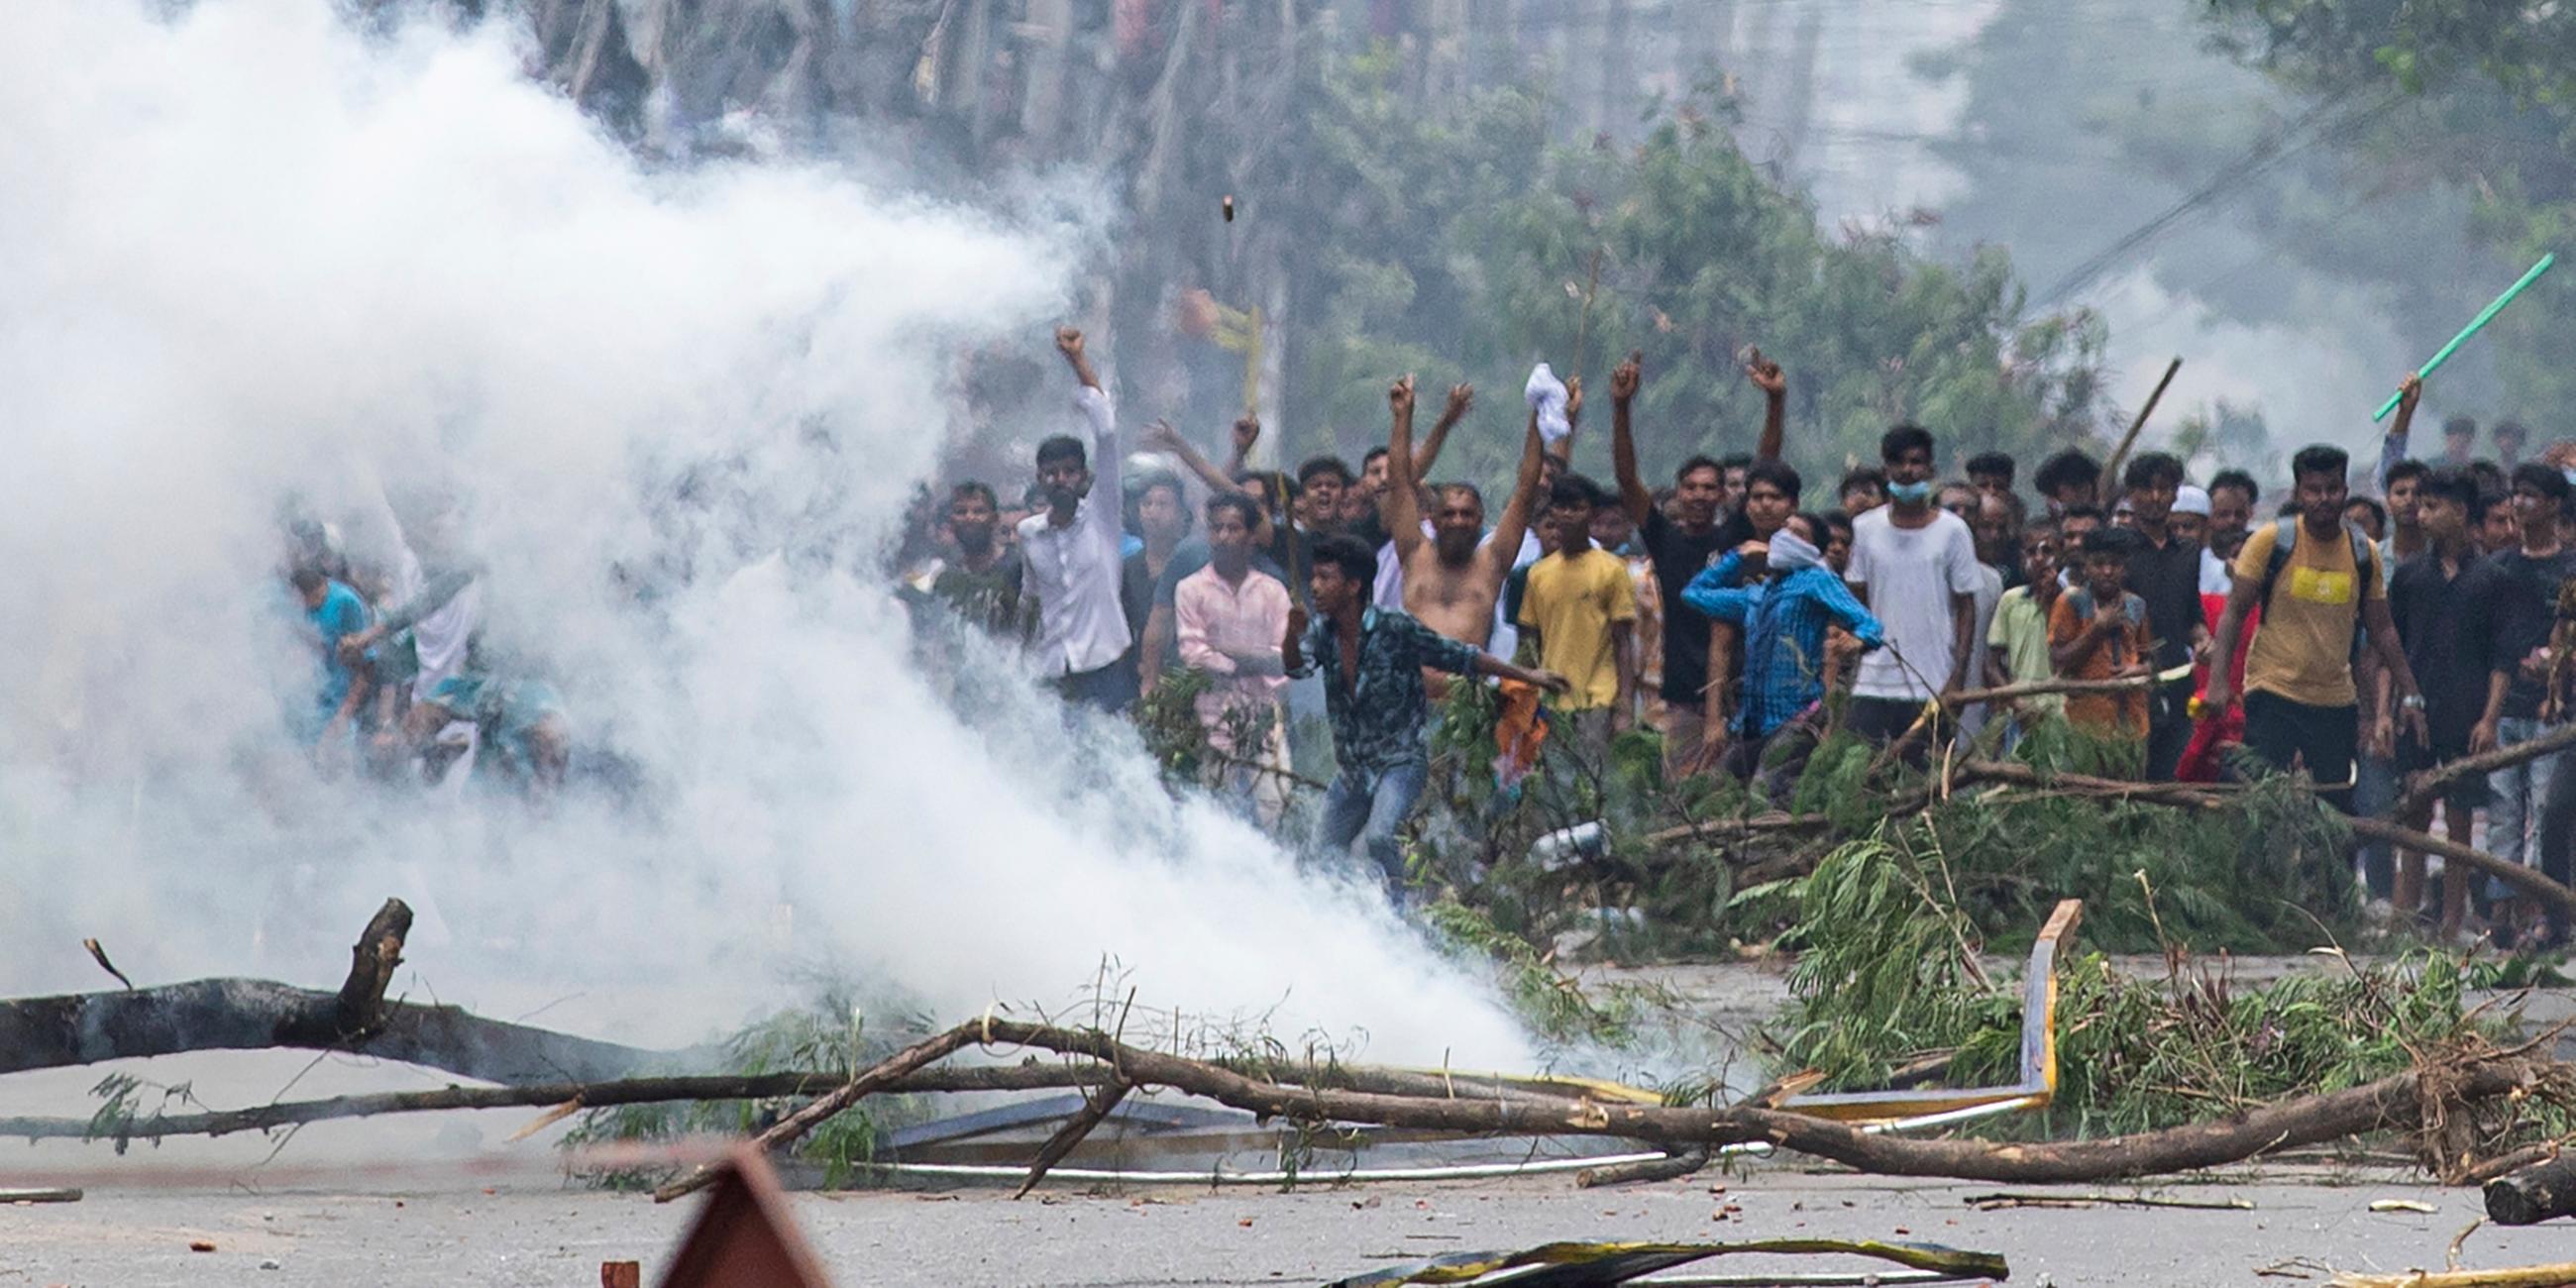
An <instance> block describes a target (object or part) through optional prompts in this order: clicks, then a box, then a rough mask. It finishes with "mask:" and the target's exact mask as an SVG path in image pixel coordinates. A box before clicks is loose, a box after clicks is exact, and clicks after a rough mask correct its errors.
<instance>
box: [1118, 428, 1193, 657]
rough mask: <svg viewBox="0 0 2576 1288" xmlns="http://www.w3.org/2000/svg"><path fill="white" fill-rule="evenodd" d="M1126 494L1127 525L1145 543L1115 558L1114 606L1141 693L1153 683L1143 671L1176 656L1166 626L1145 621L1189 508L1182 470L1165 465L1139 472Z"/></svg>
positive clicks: (1186, 531) (1186, 528)
mask: <svg viewBox="0 0 2576 1288" xmlns="http://www.w3.org/2000/svg"><path fill="white" fill-rule="evenodd" d="M1128 495H1129V497H1130V500H1129V503H1128V506H1127V527H1128V530H1129V531H1130V532H1133V533H1134V534H1135V535H1136V536H1137V537H1138V538H1140V539H1141V541H1142V542H1143V544H1142V545H1141V546H1140V547H1139V548H1137V549H1136V550H1134V551H1131V552H1130V553H1129V554H1128V555H1127V557H1126V558H1125V559H1124V560H1122V561H1121V562H1120V564H1119V569H1118V609H1119V611H1120V612H1121V613H1123V614H1125V615H1126V618H1127V630H1128V633H1129V634H1130V635H1131V636H1133V637H1134V639H1135V640H1136V646H1135V648H1134V649H1133V650H1131V651H1130V652H1129V654H1128V657H1127V664H1128V665H1129V666H1131V667H1134V668H1136V670H1137V682H1138V692H1140V693H1141V692H1143V691H1144V689H1146V688H1148V687H1151V686H1148V685H1145V684H1144V682H1143V679H1144V676H1145V675H1146V674H1147V673H1149V672H1150V673H1152V674H1157V675H1159V674H1161V672H1162V671H1163V669H1164V668H1166V667H1168V666H1171V665H1172V664H1173V663H1174V662H1175V661H1176V660H1178V655H1177V654H1176V653H1175V652H1174V651H1173V648H1172V637H1171V634H1170V632H1168V631H1165V632H1155V631H1153V630H1151V629H1149V627H1150V625H1151V622H1152V617H1153V610H1154V606H1155V603H1154V600H1155V596H1154V588H1155V587H1156V586H1157V585H1159V584H1161V582H1162V579H1163V573H1164V571H1165V570H1166V569H1168V568H1170V567H1171V564H1172V555H1173V552H1174V551H1176V550H1178V549H1179V548H1180V544H1181V541H1182V539H1184V538H1186V537H1188V536H1189V535H1190V508H1189V502H1188V500H1187V499H1186V498H1184V497H1183V495H1182V493H1181V480H1180V476H1179V475H1176V474H1173V473H1171V472H1170V471H1168V470H1160V469H1157V470H1152V471H1149V472H1147V473H1145V474H1143V475H1141V476H1139V477H1138V478H1137V480H1136V482H1135V483H1134V484H1133V485H1131V486H1130V488H1129V489H1128Z"/></svg>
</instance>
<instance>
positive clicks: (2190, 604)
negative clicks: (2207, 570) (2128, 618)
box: [2059, 452, 2209, 782]
mask: <svg viewBox="0 0 2576 1288" xmlns="http://www.w3.org/2000/svg"><path fill="white" fill-rule="evenodd" d="M2120 486H2121V490H2122V492H2123V493H2124V494H2125V499H2126V500H2127V502H2128V505H2129V511H2130V528H2131V530H2132V531H2134V532H2136V533H2137V534H2138V537H2139V540H2138V541H2137V542H2136V543H2134V544H2133V545H2131V546H2130V547H2129V549H2128V551H2127V555H2128V575H2129V582H2128V584H2129V589H2131V590H2132V591H2135V592H2136V593H2137V595H2138V597H2139V598H2140V599H2143V600H2145V601H2146V604H2147V623H2148V628H2149V631H2150V633H2151V634H2152V635H2153V637H2154V638H2155V641H2156V647H2155V654H2154V656H2153V657H2152V658H2151V659H2149V660H2150V661H2152V662H2153V664H2154V667H2155V669H2156V670H2158V671H2173V670H2177V669H2180V668H2184V667H2187V666H2189V664H2190V662H2191V660H2192V658H2193V656H2194V655H2195V654H2197V653H2198V652H2199V651H2200V650H2201V648H2202V647H2203V646H2204V645H2206V644H2207V643H2208V641H2209V631H2208V628H2207V627H2206V626H2205V625H2203V622H2202V618H2201V614H2200V582H2201V568H2200V557H2201V554H2202V553H2203V552H2204V551H2205V550H2206V549H2207V547H2206V546H2205V545H2204V544H2203V543H2201V542H2198V541H2188V540H2185V539H2184V538H2183V537H2181V536H2180V535H2179V534H2177V533H2176V532H2174V530H2173V523H2172V519H2173V504H2174V500H2175V498H2176V496H2177V495H2178V494H2179V492H2180V489H2181V487H2182V462H2181V461H2179V460H2176V459H2174V458H2173V457H2172V456H2170V455H2168V454H2166V453H2164V452H2146V453H2142V454H2140V455H2138V456H2135V457H2132V458H2131V459H2130V461H2129V466H2128V468H2127V469H2126V470H2124V471H2122V473H2121V478H2120ZM2085 549H2086V550H2088V551H2089V550H2091V549H2092V547H2091V546H2089V545H2088V546H2087V547H2085ZM2086 557H2087V558H2088V559H2090V557H2091V556H2090V555H2089V554H2088V555H2087V556H2086ZM2064 669H2065V668H2064V667H2060V668H2059V670H2060V671H2063V670H2064ZM2190 701H2191V680H2190V673H2189V672H2188V671H2184V672H2183V673H2182V675H2181V676H2180V677H2178V678H2177V679H2175V680H2173V681H2170V682H2168V683H2164V684H2159V685H2157V686H2155V687H2154V688H2153V689H2150V690H2149V691H2148V693H2147V712H2148V730H2147V762H2146V775H2147V778H2148V779H2149V780H2151V781H2155V782H2170V781H2172V779H2173V776H2174V768H2175V766H2177V765H2179V764H2180V763H2181V762H2182V751H2183V747H2184V745H2185V744H2187V743H2189V742H2190V741H2191V716H2190V714H2189V712H2188V711H2187V710H2186V707H2187V706H2188V704H2189V703H2190ZM2074 705H2075V704H2073V703H2069V704H2068V706H2069V709H2070V714H2071V713H2072V708H2073V707H2074Z"/></svg>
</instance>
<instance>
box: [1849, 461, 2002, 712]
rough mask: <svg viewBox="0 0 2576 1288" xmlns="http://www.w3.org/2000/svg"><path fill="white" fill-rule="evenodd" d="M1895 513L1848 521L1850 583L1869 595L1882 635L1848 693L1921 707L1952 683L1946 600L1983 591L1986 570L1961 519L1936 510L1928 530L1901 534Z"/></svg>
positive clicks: (1882, 510) (1953, 638)
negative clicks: (1939, 688)
mask: <svg viewBox="0 0 2576 1288" xmlns="http://www.w3.org/2000/svg"><path fill="white" fill-rule="evenodd" d="M1892 509H1893V507H1890V506H1880V507H1878V508H1877V509H1875V510H1871V511H1870V512H1869V513H1867V514H1864V515H1862V516H1860V517H1859V518H1857V519H1854V520H1852V553H1851V573H1850V576H1849V580H1850V581H1851V583H1852V584H1853V585H1855V586H1865V587H1867V588H1868V591H1869V611H1870V615H1871V616H1873V617H1876V618H1877V619H1878V621H1879V625H1881V626H1883V627H1885V628H1886V629H1887V647H1886V648H1882V649H1872V650H1870V651H1869V652H1867V653H1863V654H1861V659H1860V674H1859V675H1858V676H1857V677H1855V679H1854V681H1853V683H1852V692H1853V694H1855V695H1856V696H1859V697H1864V698H1903V699H1910V700H1912V701H1915V702H1922V701H1925V700H1927V699H1929V698H1930V697H1931V696H1932V693H1933V689H1932V687H1929V686H1937V685H1940V684H1943V683H1946V682H1947V681H1948V680H1949V678H1950V669H1951V667H1952V666H1953V665H1955V664H1956V662H1957V660H1958V659H1957V658H1956V656H1955V655H1954V654H1953V652H1952V650H1953V647H1954V646H1955V645H1956V644H1957V642H1958V637H1957V635H1956V634H1955V633H1954V631H1953V629H1952V627H1951V625H1950V597H1951V596H1952V595H1974V594H1976V593H1977V592H1978V591H1979V590H1981V589H1983V588H1984V585H1985V570H1984V569H1983V568H1982V567H1981V566H1980V565H1979V564H1978V563H1977V543H1976V540H1975V538H1973V537H1971V536H1970V535H1969V534H1968V525H1967V524H1966V523H1964V522H1961V521H1960V519H1959V516H1957V515H1955V514H1951V513H1949V512H1948V511H1946V510H1936V511H1934V512H1933V514H1932V521H1931V522H1930V523H1927V524H1925V525H1923V526H1922V527H1919V528H1900V527H1897V526H1896V525H1895V524H1894V523H1893V522H1891V521H1890V520H1889V517H1888V516H1889V513H1890V511H1891V510H1892ZM1978 638H1982V637H1978ZM1900 659H1901V660H1900ZM1918 673H1919V674H1920V676H1921V678H1920V679H1918V678H1916V677H1917V674H1918Z"/></svg>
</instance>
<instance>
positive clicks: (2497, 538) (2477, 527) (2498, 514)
mask: <svg viewBox="0 0 2576 1288" xmlns="http://www.w3.org/2000/svg"><path fill="white" fill-rule="evenodd" d="M2470 486H2471V487H2473V488H2475V489H2476V493H2477V500H2476V501H2475V502H2474V503H2472V504H2471V506H2470V507H2469V538H2470V543H2471V544H2472V545H2475V546H2476V547H2477V549H2478V553H2480V554H2485V555H2500V554H2503V553H2504V552H2505V551H2507V550H2512V549H2514V548H2516V547H2518V546H2520V545H2521V544H2522V529H2521V526H2520V525H2519V524H2517V523H2516V522H2515V521H2514V511H2513V493H2512V492H2510V491H2508V490H2507V489H2506V488H2503V487H2495V488H2490V487H2488V486H2487V485H2486V484H2484V483H2483V482H2473V483H2472V484H2471V485H2470Z"/></svg>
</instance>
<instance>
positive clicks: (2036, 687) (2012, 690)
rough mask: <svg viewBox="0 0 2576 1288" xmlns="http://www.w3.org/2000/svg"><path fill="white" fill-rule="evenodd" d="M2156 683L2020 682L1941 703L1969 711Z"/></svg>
mask: <svg viewBox="0 0 2576 1288" xmlns="http://www.w3.org/2000/svg"><path fill="white" fill-rule="evenodd" d="M2157 683H2158V679H2157V677H2156V676H2154V675H2131V676H2124V677H2122V678H2120V679H2117V680H2024V681H2021V682H2020V683H2017V684H2005V685H1999V686H1997V687H1995V688H1991V689H1964V690H1961V691H1960V692H1957V693H1953V694H1951V695H1950V696H1948V697H1946V698H1943V699H1942V700H1941V701H1942V703H1943V705H1946V706H1951V707H1973V706H1975V705H1977V704H1978V703H1980V702H2000V701H2002V700H2004V699H2006V698H2036V697H2041V696H2044V695H2046V694H2051V693H2126V692H2129V691H2130V690H2133V689H2151V688H2154V687H2155V686H2156V684H2157Z"/></svg>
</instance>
